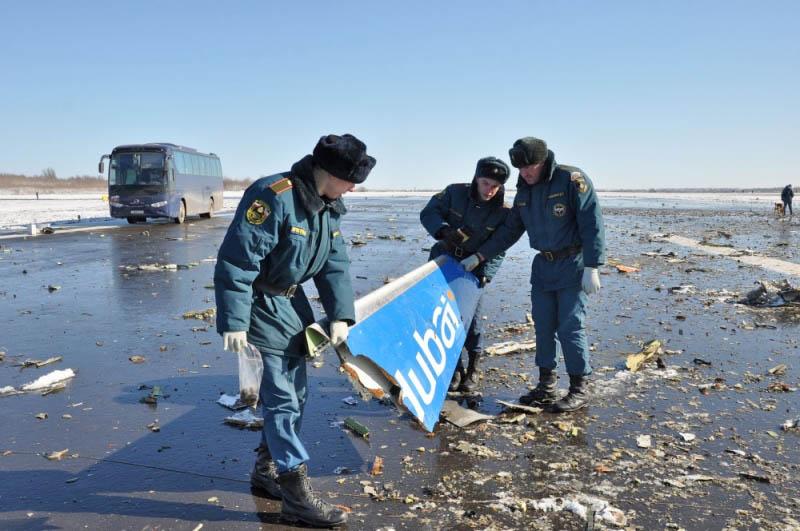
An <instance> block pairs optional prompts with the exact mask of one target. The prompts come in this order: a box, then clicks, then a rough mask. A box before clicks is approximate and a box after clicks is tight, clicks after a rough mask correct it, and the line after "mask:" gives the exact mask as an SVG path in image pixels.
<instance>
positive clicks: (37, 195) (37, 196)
mask: <svg viewBox="0 0 800 531" xmlns="http://www.w3.org/2000/svg"><path fill="white" fill-rule="evenodd" d="M36 199H37V200H38V199H39V192H36Z"/></svg>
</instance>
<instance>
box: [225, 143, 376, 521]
mask: <svg viewBox="0 0 800 531" xmlns="http://www.w3.org/2000/svg"><path fill="white" fill-rule="evenodd" d="M366 150H367V148H366V145H364V143H363V142H361V141H360V140H359V139H357V138H356V137H354V136H352V135H349V134H346V135H342V136H339V135H328V136H324V137H322V138H320V140H319V142H318V143H317V145H316V147H315V148H314V152H313V155H306V156H305V157H304V158H302V159H301V160H300V161H298V162H296V163H295V164H294V165H293V166H292V169H291V171H288V172H284V173H278V174H275V175H272V176H269V177H263V178H261V179H259V180H258V181H256V182H255V183H253V184H252V185H251V186H250V187H249V188H248V189H247V190H246V191H245V193H244V196H243V197H242V200H241V202H240V203H239V208H238V209H237V211H236V214H235V216H234V218H233V221H232V222H231V225H230V227H229V228H228V232H227V234H226V235H225V239H224V241H223V242H222V245H221V247H220V250H219V256H218V259H217V265H216V270H215V272H214V286H215V290H216V298H217V309H218V311H217V330H218V332H219V333H220V334H222V337H223V343H224V347H225V349H226V350H229V351H233V352H237V353H238V352H241V351H242V350H243V349H244V348H245V347H246V345H247V344H248V343H250V344H252V345H254V346H255V347H257V348H258V350H259V351H260V352H261V355H262V358H263V361H264V375H263V378H262V381H261V391H260V399H261V403H262V409H263V414H264V429H263V431H262V435H261V445H260V446H259V448H258V457H257V460H256V464H255V467H254V469H253V473H252V475H251V483H252V484H253V486H254V487H257V488H260V489H261V490H263V491H265V492H266V493H267V494H269V495H271V496H272V497H274V498H277V499H282V500H283V504H282V508H281V516H282V517H283V518H284V519H286V520H289V521H298V520H299V521H302V522H305V523H306V524H310V525H312V526H332V525H337V524H341V523H344V522H345V521H346V520H347V514H346V513H345V512H344V511H342V510H341V509H339V508H337V507H335V506H334V505H331V504H329V503H327V502H325V501H323V500H321V499H320V498H319V497H317V495H316V494H315V493H314V492H313V491H312V490H311V485H310V482H309V480H308V476H307V465H306V462H307V461H308V459H309V456H308V453H307V452H306V449H305V448H304V447H303V444H302V443H301V442H300V439H299V438H298V432H299V431H300V424H301V421H302V417H303V409H304V406H305V402H306V396H307V388H306V359H305V358H306V347H305V343H304V340H303V331H304V329H305V327H306V326H308V325H310V324H311V323H313V322H314V313H313V310H312V309H311V305H310V304H309V302H308V298H307V297H306V295H305V293H304V292H303V288H302V286H301V284H302V283H303V282H305V281H307V280H309V279H314V283H315V284H316V286H317V290H318V292H319V296H320V299H321V301H322V305H323V307H324V308H325V313H326V314H327V315H328V318H329V319H330V321H331V325H330V335H331V341H332V342H333V343H334V344H338V343H340V342H342V341H344V340H345V339H347V333H348V325H352V324H353V323H354V322H355V309H354V302H353V289H352V287H351V284H350V272H349V268H350V261H349V258H348V257H347V250H346V246H345V241H344V238H343V237H342V234H341V232H340V229H339V226H340V223H341V217H342V215H344V213H345V211H346V209H345V206H344V203H343V202H342V200H341V196H342V195H343V194H345V193H346V192H349V191H351V190H353V188H355V185H356V184H360V183H362V182H364V180H365V179H366V178H367V175H368V174H369V172H370V171H371V170H372V168H373V167H374V166H375V159H374V158H372V157H370V156H369V155H367V152H366Z"/></svg>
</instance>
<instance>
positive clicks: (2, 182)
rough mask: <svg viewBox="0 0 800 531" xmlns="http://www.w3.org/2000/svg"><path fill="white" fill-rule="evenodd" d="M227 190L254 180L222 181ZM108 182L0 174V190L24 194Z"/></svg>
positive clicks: (49, 172)
mask: <svg viewBox="0 0 800 531" xmlns="http://www.w3.org/2000/svg"><path fill="white" fill-rule="evenodd" d="M222 182H223V186H224V188H225V190H244V189H245V188H247V187H248V186H250V184H252V182H253V180H252V179H231V178H228V177H226V178H224V179H223V180H222ZM106 188H108V181H107V180H106V178H105V177H93V176H91V175H76V176H73V177H67V178H65V179H60V178H59V177H58V175H56V171H55V170H54V169H53V168H46V169H44V170H42V173H41V174H39V175H21V174H18V173H0V189H3V190H19V191H22V192H45V191H49V190H105V189H106Z"/></svg>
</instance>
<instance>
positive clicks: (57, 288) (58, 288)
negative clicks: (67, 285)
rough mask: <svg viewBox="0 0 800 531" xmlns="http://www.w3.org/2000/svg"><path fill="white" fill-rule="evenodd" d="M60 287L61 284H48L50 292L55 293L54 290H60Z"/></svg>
mask: <svg viewBox="0 0 800 531" xmlns="http://www.w3.org/2000/svg"><path fill="white" fill-rule="evenodd" d="M60 289H61V286H56V285H55V284H50V285H49V286H47V291H49V292H50V293H53V292H54V291H58V290H60Z"/></svg>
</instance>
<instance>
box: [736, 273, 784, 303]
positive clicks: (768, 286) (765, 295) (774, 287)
mask: <svg viewBox="0 0 800 531" xmlns="http://www.w3.org/2000/svg"><path fill="white" fill-rule="evenodd" d="M757 284H758V287H757V288H755V289H753V290H751V291H749V292H748V293H747V294H746V295H745V296H744V298H741V299H739V300H737V301H736V302H738V303H739V304H746V305H748V306H759V307H776V306H786V305H797V304H798V303H800V290H798V289H796V288H794V287H792V285H791V284H789V281H788V280H786V279H784V280H780V281H777V282H773V281H770V280H759V281H758V282H757Z"/></svg>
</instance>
